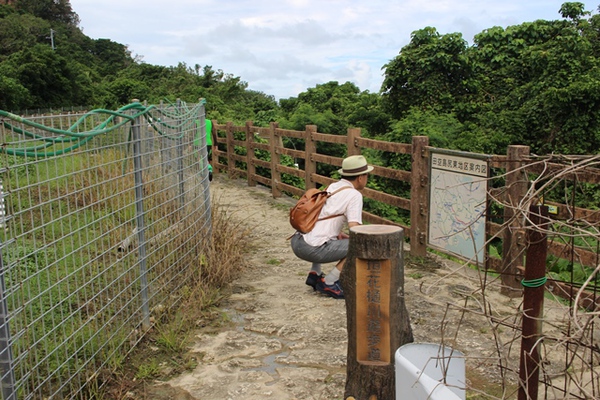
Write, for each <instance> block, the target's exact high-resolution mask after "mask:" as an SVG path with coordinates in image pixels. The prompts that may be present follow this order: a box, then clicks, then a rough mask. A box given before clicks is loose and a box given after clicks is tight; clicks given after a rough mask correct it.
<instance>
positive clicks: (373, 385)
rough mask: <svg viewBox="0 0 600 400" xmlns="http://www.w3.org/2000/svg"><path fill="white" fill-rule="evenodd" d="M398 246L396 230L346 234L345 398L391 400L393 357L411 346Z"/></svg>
mask: <svg viewBox="0 0 600 400" xmlns="http://www.w3.org/2000/svg"><path fill="white" fill-rule="evenodd" d="M403 245H404V230H403V229H402V228H400V227H397V226H391V225H361V226H356V227H353V228H351V229H350V248H349V250H348V257H347V259H346V265H345V266H344V269H343V270H342V275H341V284H342V287H343V289H344V297H345V300H346V318H347V330H348V359H347V372H346V389H345V394H344V398H345V399H356V400H394V399H395V396H396V385H395V366H394V362H395V353H396V350H397V349H398V348H399V347H400V346H402V345H404V344H406V343H410V342H412V341H413V334H412V329H411V327H410V318H409V314H408V311H407V310H406V304H405V302H404V260H403V257H402V254H403Z"/></svg>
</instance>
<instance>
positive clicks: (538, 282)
mask: <svg viewBox="0 0 600 400" xmlns="http://www.w3.org/2000/svg"><path fill="white" fill-rule="evenodd" d="M547 280H548V279H547V278H546V277H545V276H542V277H541V278H537V279H531V280H529V281H526V280H525V279H523V280H522V281H521V285H523V286H525V287H528V288H537V287H540V286H544V284H545V283H546V281H547Z"/></svg>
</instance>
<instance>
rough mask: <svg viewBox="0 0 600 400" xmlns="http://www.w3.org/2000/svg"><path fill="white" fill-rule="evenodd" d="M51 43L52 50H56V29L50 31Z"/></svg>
mask: <svg viewBox="0 0 600 400" xmlns="http://www.w3.org/2000/svg"><path fill="white" fill-rule="evenodd" d="M50 43H51V44H52V50H54V29H50Z"/></svg>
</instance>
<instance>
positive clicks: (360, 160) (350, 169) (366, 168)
mask: <svg viewBox="0 0 600 400" xmlns="http://www.w3.org/2000/svg"><path fill="white" fill-rule="evenodd" d="M371 171H373V167H372V166H370V165H368V164H367V159H366V158H364V157H363V156H350V157H347V158H344V161H342V169H338V172H339V173H340V175H342V176H358V175H363V174H368V173H369V172H371Z"/></svg>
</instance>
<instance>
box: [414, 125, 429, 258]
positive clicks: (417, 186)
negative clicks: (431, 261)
mask: <svg viewBox="0 0 600 400" xmlns="http://www.w3.org/2000/svg"><path fill="white" fill-rule="evenodd" d="M427 146H429V138H428V137H427V136H413V138H412V154H411V157H412V160H411V161H412V168H411V174H410V255H411V256H416V257H425V256H426V255H427V223H428V221H427V219H428V216H429V213H428V208H429V204H428V203H429V202H428V198H429V193H428V189H429V162H428V160H429V158H428V157H427V149H426V147H427Z"/></svg>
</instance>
